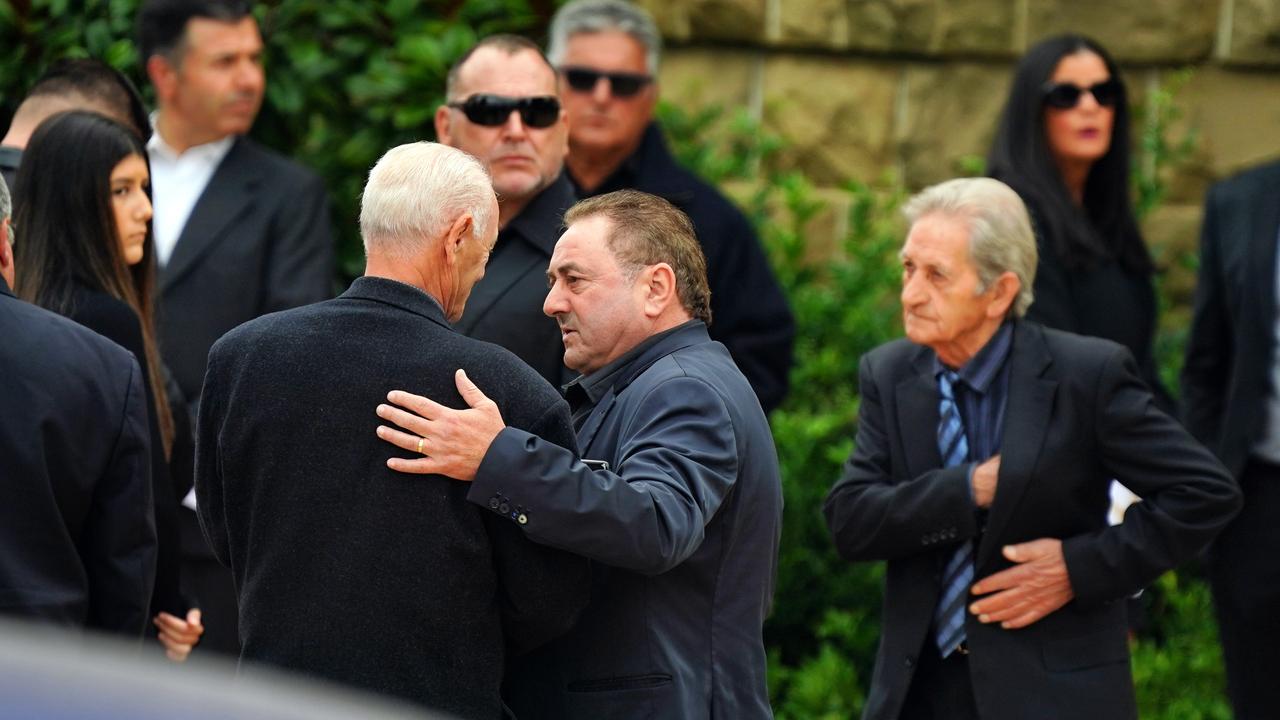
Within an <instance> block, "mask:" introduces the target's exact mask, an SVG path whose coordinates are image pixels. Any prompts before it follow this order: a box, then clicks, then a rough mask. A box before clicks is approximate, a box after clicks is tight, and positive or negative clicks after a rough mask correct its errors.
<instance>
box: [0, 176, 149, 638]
mask: <svg viewBox="0 0 1280 720" xmlns="http://www.w3.org/2000/svg"><path fill="white" fill-rule="evenodd" d="M9 211H10V203H9V190H8V187H7V186H6V185H5V183H4V181H3V180H0V397H2V398H4V403H5V407H6V408H8V409H9V410H8V411H7V412H4V413H0V496H3V497H4V501H3V502H0V613H3V614H6V615H19V616H23V617H29V618H39V619H41V620H45V621H49V622H54V623H59V624H64V625H72V626H83V627H88V628H92V629H96V630H103V631H107V632H112V633H118V634H121V635H124V636H126V637H129V638H131V639H134V640H140V639H141V638H142V634H143V631H145V630H146V629H147V627H148V626H149V621H150V619H151V616H150V613H149V612H148V605H149V604H150V602H151V588H152V584H153V583H154V582H155V572H156V529H155V521H154V520H153V518H152V511H151V503H152V497H151V460H150V452H151V443H150V438H149V436H148V431H147V405H146V400H145V397H146V395H145V392H144V385H145V384H146V378H144V377H143V376H142V372H141V371H140V370H139V369H138V363H137V362H136V361H135V360H134V359H133V356H132V355H131V354H129V352H128V351H126V350H125V349H124V348H122V347H120V346H119V345H116V344H115V343H113V342H111V341H110V340H107V339H106V338H104V337H102V336H101V335H98V334H97V333H94V332H93V331H91V330H89V329H87V328H85V327H83V326H81V325H78V324H76V323H74V322H72V321H71V320H68V319H66V318H64V317H62V316H60V315H55V314H54V313H51V312H48V311H46V310H43V309H41V308H38V307H36V306H34V305H30V304H28V303H25V302H23V301H21V300H18V299H17V298H15V297H14V296H13V293H12V292H11V291H10V288H11V287H12V286H13V276H14V273H13V247H12V245H11V244H10V239H11V235H10V234H11V232H12V229H11V227H10V225H9Z"/></svg>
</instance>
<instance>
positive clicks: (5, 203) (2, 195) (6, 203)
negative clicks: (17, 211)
mask: <svg viewBox="0 0 1280 720" xmlns="http://www.w3.org/2000/svg"><path fill="white" fill-rule="evenodd" d="M12 213H13V201H12V200H11V199H10V198H9V184H8V183H6V182H5V181H4V178H3V177H0V222H3V221H4V219H5V218H7V217H9V216H10V215H11V214H12Z"/></svg>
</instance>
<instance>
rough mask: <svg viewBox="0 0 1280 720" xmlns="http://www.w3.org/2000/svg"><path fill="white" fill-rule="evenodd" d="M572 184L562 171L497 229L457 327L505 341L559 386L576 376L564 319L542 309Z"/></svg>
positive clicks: (469, 333)
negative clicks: (567, 355)
mask: <svg viewBox="0 0 1280 720" xmlns="http://www.w3.org/2000/svg"><path fill="white" fill-rule="evenodd" d="M575 199H576V198H574V195H573V185H572V184H571V183H570V182H569V180H568V179H567V178H566V176H565V175H563V174H561V175H560V177H558V178H557V179H556V181H555V182H554V183H552V184H551V185H549V186H547V188H546V189H545V190H543V191H542V192H541V193H538V195H537V196H536V197H534V198H533V200H530V201H529V204H528V205H526V206H525V207H524V210H522V211H521V212H520V214H519V215H517V216H516V217H515V218H513V219H512V220H511V222H509V223H507V226H506V227H505V228H503V229H502V231H501V232H500V233H498V240H497V243H496V244H495V245H494V247H493V254H492V255H490V256H489V263H488V264H487V265H485V268H484V277H482V278H480V282H478V283H476V285H475V287H474V288H472V289H471V296H470V297H468V298H467V307H466V310H465V311H464V312H463V313H462V317H461V318H460V319H459V320H458V324H457V328H458V332H460V333H462V334H463V335H466V336H468V337H473V338H476V339H478V340H485V341H487V342H491V343H495V344H497V345H501V346H502V347H504V348H506V349H508V350H510V351H511V352H513V353H515V354H516V357H518V358H520V359H521V360H523V361H525V362H526V363H528V365H529V366H530V367H532V368H533V369H534V370H537V371H538V374H539V375H541V376H542V378H543V379H544V380H546V381H547V382H549V383H551V384H552V385H554V386H555V387H560V386H561V385H564V384H565V383H567V382H569V381H570V380H572V379H573V377H574V373H573V372H571V371H570V370H569V369H568V368H566V367H565V366H564V343H563V342H562V341H561V339H560V325H559V324H558V323H556V321H555V319H554V318H551V317H548V316H547V315H546V314H545V313H543V312H542V304H543V302H544V301H545V300H546V299H547V265H548V264H550V262H551V253H552V252H553V251H554V250H555V248H556V240H558V239H559V238H560V231H561V230H562V229H563V220H564V212H565V210H568V209H569V208H570V207H571V206H572V205H573V203H574V201H575Z"/></svg>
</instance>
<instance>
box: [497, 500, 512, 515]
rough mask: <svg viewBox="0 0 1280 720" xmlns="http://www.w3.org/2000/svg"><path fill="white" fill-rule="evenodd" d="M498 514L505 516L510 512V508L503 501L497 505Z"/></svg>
mask: <svg viewBox="0 0 1280 720" xmlns="http://www.w3.org/2000/svg"><path fill="white" fill-rule="evenodd" d="M498 512H500V513H502V514H503V515H506V514H507V513H509V512H511V506H510V505H509V504H507V501H506V500H503V501H502V502H500V503H498Z"/></svg>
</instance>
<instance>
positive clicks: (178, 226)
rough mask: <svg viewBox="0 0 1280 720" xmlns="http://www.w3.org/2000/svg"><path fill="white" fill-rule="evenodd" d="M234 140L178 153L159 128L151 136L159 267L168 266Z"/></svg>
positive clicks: (149, 150)
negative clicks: (196, 208)
mask: <svg viewBox="0 0 1280 720" xmlns="http://www.w3.org/2000/svg"><path fill="white" fill-rule="evenodd" d="M153 125H154V120H153ZM235 140H236V138H235V136H234V135H228V136H226V137H224V138H222V139H221V140H214V141H213V142H211V143H205V144H204V145H194V146H192V147H189V148H187V150H186V151H185V152H183V153H178V152H177V151H175V150H174V149H173V148H172V147H170V146H169V144H168V143H166V142H165V141H164V138H162V137H160V130H159V128H156V130H155V132H153V133H152V134H151V140H150V141H148V142H147V154H148V155H149V156H150V157H151V203H152V206H153V209H152V216H151V232H152V236H153V237H154V238H155V243H156V261H157V262H158V263H159V264H160V265H161V266H164V265H168V264H169V258H171V257H173V249H174V248H175V247H176V246H177V245H178V238H180V237H182V229H183V228H184V227H186V225H187V219H188V218H190V217H191V211H192V209H194V208H195V206H196V201H197V200H199V199H200V195H201V194H203V193H204V189H205V186H207V185H208V184H209V179H210V178H212V177H213V172H214V171H215V170H217V169H218V165H219V164H220V163H221V162H222V159H223V158H225V157H226V156H227V152H228V151H230V150H231V145H232V143H234V142H235Z"/></svg>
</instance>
